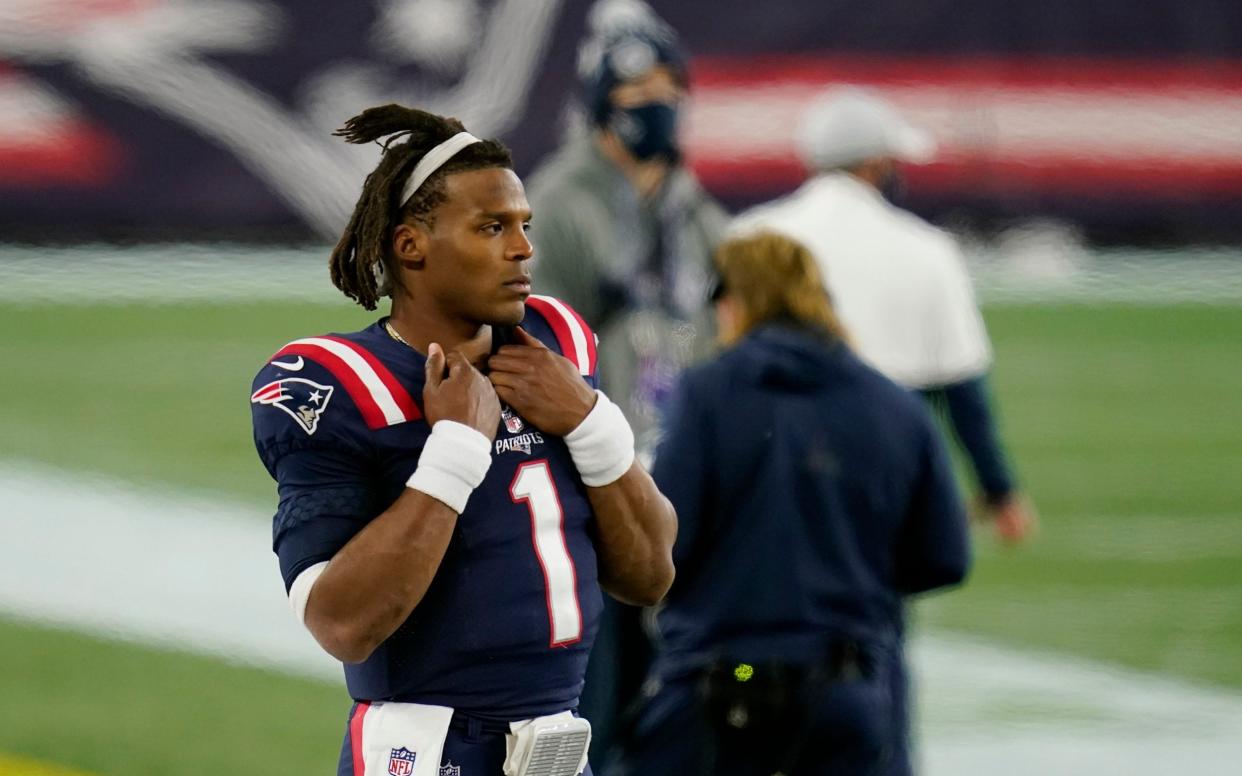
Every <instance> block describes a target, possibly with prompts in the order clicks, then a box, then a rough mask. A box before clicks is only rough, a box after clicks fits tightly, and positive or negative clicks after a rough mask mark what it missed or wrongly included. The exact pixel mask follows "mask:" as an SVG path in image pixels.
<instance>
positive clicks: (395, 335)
mask: <svg viewBox="0 0 1242 776" xmlns="http://www.w3.org/2000/svg"><path fill="white" fill-rule="evenodd" d="M384 329H385V330H386V331H387V332H388V336H389V337H392V338H393V339H395V340H396V341H397V342H400V343H401V344H402V345H405V346H406V347H407V348H412V347H414V346H413V345H411V344H410V343H408V342H406V341H405V337H402V336H401V333H400V332H398V331H397V330H396V329H394V328H393V326H392V322H391V321H390V320H389V319H388V318H385V319H384Z"/></svg>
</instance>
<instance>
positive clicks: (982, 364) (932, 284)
mask: <svg viewBox="0 0 1242 776" xmlns="http://www.w3.org/2000/svg"><path fill="white" fill-rule="evenodd" d="M800 135H801V137H800V145H801V152H802V155H803V159H804V161H805V162H806V164H807V167H808V168H809V169H811V170H812V171H813V175H812V177H811V178H810V179H809V180H808V181H806V182H805V183H804V184H803V185H802V186H801V188H799V189H798V190H797V191H795V192H793V193H792V194H790V195H788V196H786V197H783V198H781V199H778V200H776V201H774V202H771V203H768V204H765V205H760V206H758V207H756V208H754V209H752V210H750V211H747V212H746V213H743V214H742V215H741V216H739V218H738V219H737V220H736V221H735V223H734V228H735V229H736V230H737V231H739V232H741V233H746V232H748V231H753V230H756V229H771V230H776V231H778V232H780V233H782V234H786V235H789V236H790V237H793V238H794V239H796V240H799V241H801V242H802V243H803V244H804V245H806V246H807V247H808V248H809V249H810V250H811V251H812V253H813V254H814V256H815V258H816V260H817V262H818V263H819V267H820V271H821V273H822V274H823V277H824V279H825V285H826V286H827V289H828V292H829V293H830V295H831V297H832V304H833V307H834V309H835V310H836V311H837V313H838V314H839V315H840V317H841V321H842V324H843V325H844V326H845V328H846V330H847V331H848V332H849V336H850V340H851V342H852V343H853V346H854V348H855V349H856V351H857V352H858V354H859V355H860V356H861V357H862V358H863V360H865V361H866V362H868V363H869V364H871V365H872V366H874V367H875V368H876V369H878V370H880V371H881V372H883V373H884V374H885V375H887V376H888V377H889V378H890V379H892V380H894V381H895V382H897V383H898V384H900V385H903V386H905V387H906V388H910V389H912V390H916V391H920V392H921V393H922V394H923V395H924V396H925V397H926V398H927V399H928V400H929V401H930V402H931V403H932V404H933V406H935V407H937V409H938V410H940V411H941V412H942V413H943V414H944V415H945V416H946V417H947V420H948V423H949V425H950V427H951V428H952V431H953V435H954V436H955V437H956V439H957V440H958V442H959V443H960V445H961V447H962V449H963V450H964V451H965V453H966V456H967V458H968V459H969V461H970V465H971V469H972V471H973V473H974V479H975V482H976V483H977V487H978V489H979V491H980V494H981V495H980V496H979V499H978V503H979V505H980V509H979V513H980V514H981V516H983V517H984V518H985V519H987V520H989V521H991V522H992V524H993V525H994V526H995V528H996V530H997V532H998V533H999V535H1000V536H1001V537H1002V538H1003V539H1005V540H1007V541H1020V540H1023V539H1025V538H1026V537H1027V535H1028V534H1029V533H1030V532H1031V531H1032V530H1033V528H1034V524H1035V516H1034V511H1033V509H1032V508H1031V506H1030V504H1029V502H1028V501H1027V500H1026V499H1025V498H1024V497H1023V496H1022V495H1021V494H1020V493H1019V491H1018V488H1017V482H1016V479H1015V477H1014V474H1013V470H1012V467H1011V465H1010V463H1009V461H1008V459H1007V457H1006V455H1005V451H1004V447H1003V444H1002V442H1001V439H1000V435H999V433H998V429H997V426H996V420H995V417H994V413H993V410H992V406H991V400H990V397H989V394H988V387H987V373H988V370H989V368H990V365H991V361H992V351H991V346H990V344H989V342H988V337H987V331H986V329H985V328H984V323H983V317H982V316H981V315H980V313H979V308H978V305H977V304H976V302H975V297H974V291H973V289H972V287H971V283H970V276H969V275H968V274H967V271H966V266H965V264H964V262H963V260H962V255H961V251H960V250H959V249H958V246H957V244H956V242H955V241H954V240H953V238H952V237H951V236H950V235H949V234H948V233H947V232H944V231H942V230H940V229H938V228H936V227H934V226H932V225H931V224H929V223H927V222H926V221H924V220H922V219H921V218H919V217H918V216H916V215H914V214H913V213H910V212H908V211H906V210H903V209H901V208H899V207H897V206H896V205H895V204H893V203H892V202H890V201H889V198H891V197H894V196H897V195H898V193H899V191H900V186H901V171H900V167H899V164H900V163H902V162H910V163H920V162H927V161H929V160H930V159H931V158H932V156H933V154H934V152H935V144H934V141H933V140H932V138H931V136H930V135H928V134H927V133H926V132H924V131H922V130H921V129H919V128H917V127H914V126H912V125H911V124H910V123H908V122H907V121H906V120H905V119H904V118H903V117H902V116H901V115H900V114H899V113H898V112H897V111H896V109H895V108H894V107H893V106H892V105H890V104H889V103H888V102H886V101H884V100H883V99H881V98H879V97H878V96H876V95H874V94H872V93H869V92H867V91H865V90H862V89H855V88H850V87H836V88H833V89H830V90H828V91H827V92H825V93H824V94H822V95H821V97H820V99H819V100H818V101H817V102H816V104H815V105H814V106H813V107H812V108H811V109H810V110H809V111H808V112H807V115H806V118H805V120H804V122H803V124H802V126H801V128H800ZM892 674H893V682H892V688H893V693H894V694H893V704H894V706H895V708H896V709H897V713H896V715H895V718H896V719H897V720H899V724H900V729H898V730H897V731H896V736H895V740H896V741H898V742H899V743H898V744H897V747H896V751H895V752H894V754H893V757H892V758H891V761H890V764H889V768H890V770H889V771H888V772H889V773H891V774H893V775H894V776H901V775H903V774H908V773H911V772H912V771H913V768H914V766H913V761H912V759H911V754H910V745H911V742H910V733H909V730H910V722H909V716H910V711H909V709H910V705H911V695H910V691H909V688H908V686H907V685H908V671H907V669H906V666H905V665H904V663H902V662H901V661H900V660H898V661H895V662H894V664H893V666H892Z"/></svg>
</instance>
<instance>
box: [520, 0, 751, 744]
mask: <svg viewBox="0 0 1242 776" xmlns="http://www.w3.org/2000/svg"><path fill="white" fill-rule="evenodd" d="M588 24H589V27H590V33H589V36H588V38H587V39H586V40H585V41H584V42H583V44H582V46H581V49H580V51H579V62H578V67H579V76H580V78H581V87H582V97H583V102H584V105H583V107H584V108H585V113H586V126H585V127H583V128H581V129H580V130H579V131H577V132H574V133H572V135H571V137H570V138H569V139H568V140H567V141H566V142H565V144H564V145H563V146H562V147H561V148H559V149H558V150H556V151H555V152H553V154H552V155H551V156H550V157H549V158H548V159H547V160H546V161H544V162H543V163H542V165H541V166H540V167H539V168H538V169H537V170H536V171H535V172H534V173H533V174H532V176H531V178H530V201H531V207H532V210H533V212H534V213H535V216H534V222H533V228H532V231H531V237H532V240H533V242H534V244H535V256H536V259H535V267H534V282H535V288H536V289H537V290H538V292H539V293H541V294H550V295H552V296H556V297H558V298H561V299H564V300H565V301H567V302H569V303H570V304H571V305H573V306H574V307H575V308H576V309H577V310H578V311H579V312H580V313H581V315H582V316H583V317H584V318H585V319H586V320H587V323H588V324H590V325H591V326H592V327H594V328H595V329H596V330H597V331H599V333H600V343H601V344H600V354H599V358H600V364H601V370H600V371H601V379H602V380H603V382H604V385H605V386H607V391H608V392H609V395H610V396H614V397H616V401H617V403H618V404H619V405H620V406H621V407H622V408H623V409H624V410H625V414H626V417H627V418H629V419H630V421H631V423H633V424H634V432H635V435H636V437H637V445H638V450H639V454H640V455H643V454H644V453H650V451H651V449H652V448H653V447H654V442H655V435H656V432H657V427H658V422H659V412H660V408H661V406H662V404H663V403H664V402H665V401H666V400H667V398H668V396H669V394H670V393H671V390H672V388H673V385H674V381H675V379H676V377H677V375H678V373H679V372H680V371H681V370H682V368H683V367H685V365H686V364H687V363H689V361H690V360H691V359H692V358H693V357H694V355H695V354H696V353H701V352H703V351H704V350H705V348H706V347H707V346H708V345H709V344H710V335H703V334H701V333H700V332H699V331H698V330H699V329H701V328H703V327H704V323H705V321H704V316H705V314H706V302H707V285H708V277H709V272H708V269H709V266H710V256H711V250H712V248H713V247H714V245H715V244H716V242H717V241H718V240H719V237H720V235H721V234H722V233H723V231H724V228H725V225H726V223H727V216H726V215H725V212H724V211H723V210H722V209H721V208H720V206H718V205H717V204H716V202H715V201H714V200H713V199H712V198H711V197H710V196H709V195H708V194H707V193H706V192H705V191H704V190H703V188H702V187H701V186H700V185H699V183H698V181H697V180H696V179H695V177H694V175H693V174H692V173H691V172H690V171H689V170H687V169H686V168H685V167H684V166H682V156H681V148H680V144H679V138H678V129H679V119H680V114H681V111H682V109H683V104H684V101H685V98H686V91H687V87H688V81H687V70H686V66H687V63H686V55H685V53H684V52H683V51H682V49H681V46H680V44H679V42H678V40H677V36H676V33H675V32H674V31H673V30H672V28H671V27H669V26H668V25H667V24H665V23H664V22H663V20H661V19H660V18H659V17H658V16H656V14H655V13H654V12H652V10H651V9H650V7H648V6H647V5H646V4H645V3H642V2H637V0H602V1H601V2H598V3H596V4H595V5H594V6H593V7H592V10H591V12H590V15H589V18H588ZM649 649H650V648H649V646H648V644H647V640H646V637H645V636H644V635H643V633H642V628H641V626H640V612H639V610H637V609H634V608H632V607H628V606H625V605H623V604H618V603H616V602H609V603H607V604H606V605H605V612H604V617H603V620H602V622H601V625H600V632H599V636H598V637H597V639H596V642H595V648H594V650H593V651H592V657H591V668H590V670H589V672H588V675H587V682H586V689H585V691H584V694H583V700H582V710H583V714H584V715H586V716H588V717H590V719H591V722H592V725H594V733H593V735H594V739H593V742H592V753H593V755H592V756H593V757H594V758H595V759H599V758H600V757H602V756H603V755H604V753H605V752H606V751H607V749H608V747H609V746H610V745H611V741H612V728H613V720H614V719H615V718H616V717H617V716H618V715H619V713H620V711H621V710H622V709H623V708H624V707H625V706H626V705H627V704H628V702H629V701H630V700H631V699H632V698H633V697H634V696H635V695H636V693H637V691H638V687H639V685H640V683H641V681H642V676H643V674H644V673H645V671H646V665H647V656H648V654H649Z"/></svg>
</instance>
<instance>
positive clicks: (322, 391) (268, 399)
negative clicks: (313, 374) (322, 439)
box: [250, 377, 334, 434]
mask: <svg viewBox="0 0 1242 776" xmlns="http://www.w3.org/2000/svg"><path fill="white" fill-rule="evenodd" d="M333 390H334V389H333V387H332V386H330V385H320V384H319V383H317V382H315V381H313V380H307V379H306V378H303V377H286V378H285V379H283V380H273V381H272V382H270V383H268V384H267V385H265V386H263V387H262V388H260V389H259V390H257V391H255V392H254V393H252V394H250V403H251V404H267V405H270V406H272V407H275V408H276V409H278V410H281V411H283V412H285V413H286V414H288V415H289V417H291V418H293V420H294V421H295V422H296V423H297V424H298V425H299V426H301V427H302V430H303V431H305V432H306V433H307V434H314V433H315V429H317V428H318V427H319V416H321V415H323V411H324V410H325V409H327V408H328V401H329V400H330V399H331V398H332V391H333Z"/></svg>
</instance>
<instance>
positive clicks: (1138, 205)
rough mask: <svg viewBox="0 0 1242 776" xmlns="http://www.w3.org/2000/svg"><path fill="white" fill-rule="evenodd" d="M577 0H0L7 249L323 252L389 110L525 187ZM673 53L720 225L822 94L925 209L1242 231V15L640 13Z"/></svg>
mask: <svg viewBox="0 0 1242 776" xmlns="http://www.w3.org/2000/svg"><path fill="white" fill-rule="evenodd" d="M590 5H591V2H590V0H457V1H455V2H447V1H446V0H375V1H374V2H364V3H356V2H347V1H346V0H320V1H319V2H316V3H313V4H308V3H297V2H294V1H293V0H197V1H196V2H189V1H188V0H0V229H3V230H4V234H5V235H6V236H7V237H8V239H32V238H33V239H46V238H47V237H48V236H55V237H57V238H58V239H75V238H81V239H98V238H101V237H102V238H109V237H124V238H140V239H141V238H176V239H186V238H190V239H193V238H196V237H197V238H201V237H210V238H219V237H223V236H228V237H243V238H245V237H258V238H262V239H286V238H293V239H303V238H308V237H315V236H318V237H327V236H331V235H333V234H335V233H336V232H337V230H338V229H339V227H340V225H341V224H342V223H343V222H344V220H345V218H346V217H347V215H348V211H349V209H350V207H351V206H352V203H353V200H354V197H355V196H356V193H357V191H356V185H357V184H356V182H357V180H358V179H359V178H360V177H361V176H362V175H363V174H365V172H366V171H367V170H368V169H369V168H370V166H371V165H372V164H373V162H374V159H375V153H376V149H374V148H353V147H348V146H346V145H345V144H344V143H341V142H340V141H339V140H337V139H335V138H332V137H331V135H330V133H331V131H332V130H333V129H335V128H336V127H338V126H340V125H341V123H342V122H343V121H344V119H345V118H347V117H349V116H350V115H352V114H353V113H355V112H357V111H358V110H359V109H361V108H363V107H366V106H368V105H374V104H380V103H384V102H390V101H397V102H403V103H407V104H413V105H418V106H420V107H424V108H427V109H429V110H432V111H436V112H440V113H446V114H450V115H455V116H458V117H460V118H461V119H463V121H465V122H466V123H467V125H468V126H470V127H471V129H472V131H474V132H475V133H476V134H483V135H491V136H499V137H503V138H504V139H505V140H506V142H508V143H509V144H510V146H511V147H512V148H513V150H514V153H515V159H516V161H517V163H518V168H519V172H528V171H529V170H530V169H531V168H533V166H534V165H535V164H536V163H537V162H538V161H539V160H540V159H542V158H543V157H544V155H546V154H547V152H548V151H549V150H551V148H553V147H554V146H555V145H556V144H557V142H559V140H560V137H561V136H562V134H563V131H564V129H565V127H566V125H567V123H570V116H571V111H570V110H569V108H568V106H570V105H571V104H572V103H573V98H574V96H575V94H576V88H577V87H576V79H575V65H576V51H577V43H578V41H579V40H580V39H581V37H582V35H583V29H584V27H585V18H586V14H587V10H588V8H589V7H590ZM652 5H653V6H654V7H655V8H656V9H657V11H659V12H660V13H661V14H663V15H664V16H665V17H666V18H667V19H668V21H669V22H670V23H671V24H672V25H673V26H674V27H676V28H677V29H678V30H679V31H680V33H681V34H682V36H683V39H684V42H685V44H686V47H687V49H688V50H689V52H690V53H691V54H692V55H693V56H694V64H693V70H692V73H693V87H694V90H693V95H692V99H693V103H692V105H691V109H690V111H689V113H688V115H687V122H688V137H687V143H686V145H687V150H688V157H689V159H690V160H691V162H692V164H693V165H694V166H695V168H696V169H697V170H698V171H699V172H700V173H701V174H702V175H703V177H704V178H705V180H706V181H707V183H708V184H709V186H710V187H711V188H712V189H713V190H714V191H715V192H716V193H717V194H719V195H720V196H721V197H722V198H724V199H725V200H726V202H727V203H728V204H730V205H732V206H735V207H739V206H742V205H746V204H750V203H753V202H755V201H758V200H760V199H765V198H768V197H771V196H773V195H776V194H779V193H781V192H783V191H786V190H788V189H789V188H790V187H791V186H793V185H794V184H796V182H797V181H798V180H799V179H800V177H801V175H802V170H801V166H800V164H799V162H798V158H797V155H796V153H795V149H794V146H793V142H792V141H793V135H794V131H795V128H796V127H797V124H798V121H799V119H800V117H801V114H802V112H803V111H804V110H805V109H806V107H807V103H808V101H809V99H810V98H811V97H813V96H814V95H815V94H816V93H817V92H818V91H820V90H821V89H823V88H825V87H828V86H830V85H833V84H855V85H862V86H869V87H872V88H876V89H878V90H880V91H882V92H883V93H884V94H885V95H887V96H888V97H890V98H891V99H892V100H893V101H895V102H896V103H897V104H898V105H899V106H900V107H902V108H903V109H905V110H906V111H908V112H909V114H910V116H911V117H912V118H913V119H914V120H915V121H917V122H919V123H922V124H924V125H925V126H926V127H927V128H929V129H931V130H932V131H933V132H934V134H935V135H936V137H937V139H938V140H939V142H940V144H941V147H942V150H943V155H942V156H941V157H940V158H939V160H938V161H937V162H936V163H935V164H932V165H929V166H927V167H924V168H920V169H917V170H915V171H914V172H913V174H912V175H911V177H910V192H909V193H910V202H909V204H910V205H911V206H912V207H913V208H914V209H916V210H919V211H921V212H923V213H925V214H930V215H940V216H944V215H946V213H948V214H949V215H952V216H959V215H961V216H963V217H965V218H968V219H978V220H980V221H984V222H995V221H998V220H999V221H1003V220H1004V219H1006V218H1012V217H1015V216H1019V215H1020V216H1028V215H1032V214H1033V215H1049V216H1058V217H1066V218H1069V219H1072V220H1074V221H1078V222H1082V223H1085V224H1086V225H1087V227H1088V228H1089V229H1094V230H1095V231H1096V233H1097V234H1104V235H1106V236H1108V237H1109V238H1111V239H1116V240H1117V241H1121V242H1144V241H1151V240H1162V239H1169V240H1174V241H1185V240H1187V239H1195V240H1210V239H1229V240H1236V239H1238V238H1239V237H1242V196H1240V195H1242V135H1240V134H1239V133H1238V131H1237V129H1236V128H1237V126H1238V124H1239V121H1238V119H1239V117H1242V4H1239V3H1220V2H1216V1H1215V0H1149V1H1148V2H1145V3H1143V4H1141V7H1136V6H1135V4H1134V3H1132V2H1129V1H1128V0H1096V2H1092V3H1081V2H1076V1H1075V0H1045V2H1042V3H1040V4H1039V6H1038V7H1035V6H1029V5H1026V4H1000V3H995V2H991V0H953V1H952V2H950V0H926V1H925V2H921V3H917V4H912V3H909V2H908V1H907V0H876V1H875V2H872V3H867V4H854V3H842V2H828V3H824V2H821V1H820V0H785V1H784V2H782V3H780V5H779V9H780V10H779V13H777V12H773V10H772V9H771V8H770V7H768V6H767V5H765V4H759V3H752V2H748V0H679V1H678V2H673V1H672V0H665V1H663V2H661V1H660V0H655V1H654V2H653V3H652Z"/></svg>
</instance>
